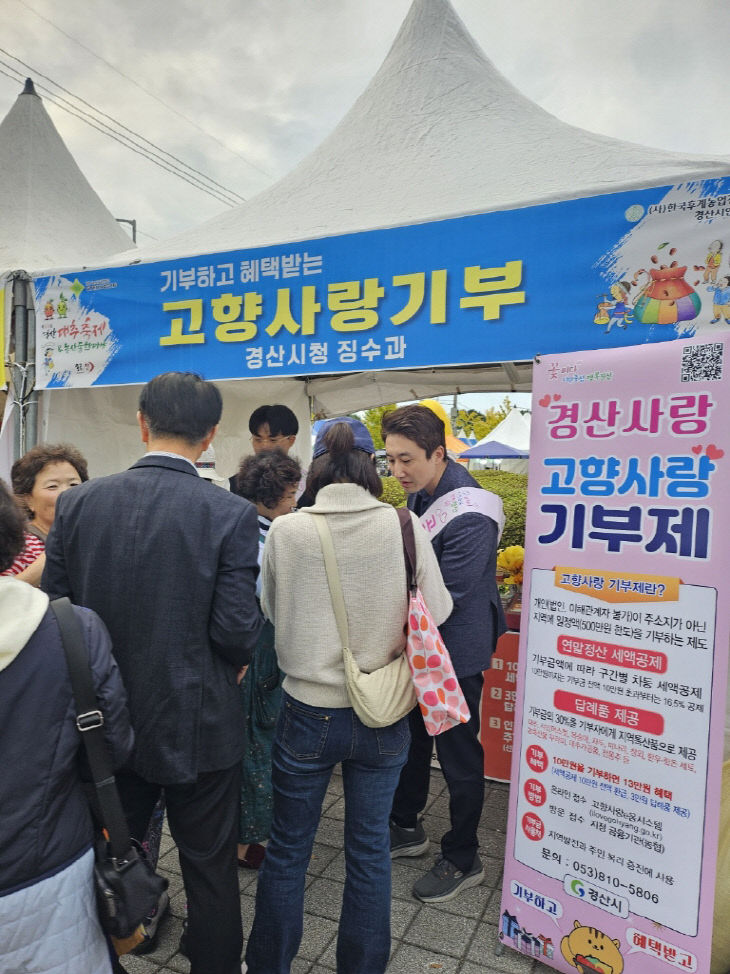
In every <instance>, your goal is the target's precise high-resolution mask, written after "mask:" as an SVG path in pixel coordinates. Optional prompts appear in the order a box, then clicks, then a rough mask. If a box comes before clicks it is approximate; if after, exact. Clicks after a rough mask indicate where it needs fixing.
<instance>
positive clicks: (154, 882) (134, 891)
mask: <svg viewBox="0 0 730 974" xmlns="http://www.w3.org/2000/svg"><path fill="white" fill-rule="evenodd" d="M51 608H52V609H53V612H54V614H55V616H56V619H57V620H58V625H59V628H60V630H61V639H62V641H63V649H64V652H65V654H66V662H67V664H68V671H69V674H70V676H71V685H72V687H73V693H74V701H75V704H76V727H77V728H78V730H79V733H80V735H81V740H82V741H83V742H84V747H85V748H86V756H87V758H88V760H89V767H90V768H91V775H92V778H93V781H94V788H95V790H96V796H97V800H98V807H97V808H96V809H95V813H96V814H97V815H100V817H101V825H102V828H103V834H102V835H101V836H100V837H99V838H98V839H97V841H96V843H95V849H94V854H95V864H94V879H95V886H96V900H97V906H98V909H99V920H100V922H101V926H102V928H103V929H104V930H105V931H106V933H108V934H109V935H110V936H112V937H113V938H115V940H117V939H118V940H125V939H126V938H129V937H131V936H132V935H133V934H134V933H135V931H136V930H137V928H138V927H139V926H140V924H141V923H142V921H143V920H144V919H145V918H146V917H148V916H150V915H151V914H152V913H153V912H154V909H155V907H156V906H157V902H158V900H159V898H160V895H161V893H162V892H163V891H164V890H165V889H167V880H166V879H164V878H163V877H162V876H158V875H157V873H155V872H154V870H153V869H152V867H151V866H150V864H149V863H148V862H147V860H146V859H145V857H144V852H143V851H142V849H141V848H140V846H139V844H138V843H136V842H135V841H134V840H133V839H131V838H130V836H129V828H128V826H127V822H126V819H125V817H124V812H123V811H122V804H121V802H120V800H119V794H118V792H117V786H116V782H115V780H114V774H113V771H112V768H111V764H110V761H109V755H108V754H107V749H106V742H105V740H104V730H103V726H104V714H103V713H102V712H101V710H100V709H99V702H98V700H97V697H96V690H95V689H94V682H93V679H92V676H91V667H90V665H89V652H88V649H87V646H86V641H85V640H84V635H83V632H82V630H81V626H80V624H79V621H78V619H77V618H76V613H75V612H74V610H73V606H72V605H71V603H70V601H69V600H68V599H67V598H63V599H55V600H54V601H53V602H51Z"/></svg>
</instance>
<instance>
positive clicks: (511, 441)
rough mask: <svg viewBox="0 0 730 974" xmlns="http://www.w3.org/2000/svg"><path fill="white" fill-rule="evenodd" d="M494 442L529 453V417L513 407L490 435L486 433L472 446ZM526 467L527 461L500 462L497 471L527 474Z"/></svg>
mask: <svg viewBox="0 0 730 974" xmlns="http://www.w3.org/2000/svg"><path fill="white" fill-rule="evenodd" d="M494 440H496V441H497V442H498V443H506V444H507V446H513V447H514V448H515V450H524V451H527V452H528V453H529V451H530V416H529V415H528V416H523V415H522V413H521V412H520V411H519V409H517V408H515V407H513V408H512V409H510V411H509V412H508V413H507V415H506V416H505V417H504V419H503V420H502V422H501V423H500V424H499V425H498V426H495V427H494V429H493V430H492V432H491V433H487V435H486V436H483V437H482V438H481V440H479V441H478V442H477V443H475V444H474V445H475V446H482V444H484V443H491V442H492V441H494ZM527 466H528V461H527V460H502V462H501V463H500V465H499V469H500V470H504V471H505V472H506V473H527Z"/></svg>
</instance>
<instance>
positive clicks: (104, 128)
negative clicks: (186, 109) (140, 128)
mask: <svg viewBox="0 0 730 974" xmlns="http://www.w3.org/2000/svg"><path fill="white" fill-rule="evenodd" d="M11 56H12V55H11ZM16 60H17V59H16ZM21 63H23V62H21ZM0 64H1V65H4V66H5V67H6V68H9V69H10V71H13V72H15V74H8V72H7V71H2V74H5V75H6V76H7V77H9V78H13V80H16V81H22V80H23V75H22V73H21V72H20V71H18V69H17V68H14V67H13V66H12V65H10V64H8V63H7V62H6V61H3V60H2V58H0ZM0 71H1V69H0ZM38 87H39V88H40V89H41V90H42V91H43V92H45V94H46V97H47V98H48V101H49V102H50V103H51V104H52V105H55V106H56V107H57V108H60V109H62V110H63V111H65V112H68V114H69V115H73V116H74V118H77V119H79V121H82V122H85V123H86V124H87V125H89V126H91V128H93V129H96V130H97V131H98V132H101V134H102V135H106V136H107V137H108V138H110V139H114V141H115V142H119V144H120V145H123V146H125V147H126V148H127V149H130V150H131V151H132V152H135V153H136V154H137V155H140V156H142V157H143V158H144V159H147V160H148V162H152V163H154V164H155V165H156V166H158V167H159V168H160V169H163V170H164V171H165V172H168V173H170V175H173V176H177V177H178V178H179V179H182V180H183V181H184V182H186V183H188V184H189V185H191V186H194V187H195V188H196V189H199V190H202V191H203V192H204V193H207V194H208V195H209V196H212V197H213V198H214V199H216V200H218V202H219V203H225V204H226V205H227V206H231V207H233V206H235V205H236V203H237V201H236V200H235V199H232V198H231V197H229V196H225V195H223V192H221V191H219V190H217V189H215V188H214V187H212V186H207V185H205V184H204V183H203V182H202V181H201V180H200V179H199V178H198V177H197V176H195V175H193V172H195V170H193V171H192V172H185V171H183V170H181V169H180V168H179V167H178V166H176V165H175V164H174V163H172V162H169V161H168V160H167V159H165V158H163V157H161V156H158V155H157V154H156V153H153V152H150V151H149V150H148V149H145V147H144V146H140V145H139V144H138V143H135V142H133V140H132V139H130V138H129V137H128V136H125V135H124V134H123V133H122V132H115V130H114V129H112V128H111V126H109V125H107V124H106V123H105V122H102V121H101V120H100V119H96V118H94V117H93V116H92V115H90V114H89V113H88V112H85V111H84V110H83V109H82V108H79V107H78V106H76V105H73V104H72V103H71V102H69V101H68V100H67V99H65V98H62V97H61V96H59V95H56V94H55V92H52V91H51V90H50V89H49V88H47V87H46V86H45V85H43V84H39V85H38ZM163 151H164V150H163ZM171 158H174V157H171ZM205 178H206V179H207V178H208V177H205ZM225 192H226V193H227V192H231V191H229V190H225Z"/></svg>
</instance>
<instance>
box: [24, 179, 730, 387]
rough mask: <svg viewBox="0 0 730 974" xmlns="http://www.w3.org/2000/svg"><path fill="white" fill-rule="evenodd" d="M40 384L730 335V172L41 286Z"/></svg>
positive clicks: (143, 265)
mask: <svg viewBox="0 0 730 974" xmlns="http://www.w3.org/2000/svg"><path fill="white" fill-rule="evenodd" d="M34 284H35V304H36V328H37V339H36V349H37V361H36V374H37V386H38V388H65V387H76V388H78V387H88V386H93V385H95V386H103V385H125V384H130V383H142V382H147V381H148V380H149V379H150V378H152V376H154V375H156V374H158V373H160V372H167V371H173V370H181V371H194V372H199V373H201V374H203V375H204V376H205V377H206V378H207V379H245V378H263V377H267V376H278V377H281V376H316V375H327V374H332V373H346V372H362V371H370V370H377V371H383V370H388V369H420V368H433V367H434V366H435V365H437V366H440V367H444V366H456V365H478V364H481V363H484V362H509V361H520V360H529V359H531V358H533V356H534V355H535V354H537V353H539V352H541V351H544V350H545V349H546V348H550V349H552V350H553V351H555V352H569V351H575V350H577V349H591V348H607V349H612V348H619V347H622V346H627V345H643V344H654V343H661V342H665V341H667V340H671V339H676V338H678V337H690V336H701V337H706V336H708V335H715V334H718V335H724V334H727V333H728V332H729V331H730V178H723V179H705V180H701V179H699V180H694V181H692V182H688V183H680V184H678V185H674V186H652V187H648V188H643V189H632V190H628V191H625V192H621V193H606V194H603V195H597V196H591V197H586V198H583V199H572V200H565V201H562V202H557V203H543V204H540V205H536V206H525V207H520V208H519V209H514V210H504V211H496V212H489V213H476V214H472V215H469V216H461V217H457V218H452V219H444V220H431V221H425V222H423V223H419V224H414V225H411V226H402V227H390V228H385V229H376V230H366V231H362V232H360V233H349V234H342V235H339V236H335V237H322V238H318V239H312V240H304V241H290V242H287V241H283V242H282V244H281V245H280V246H267V247H259V248H251V249H248V250H237V251H229V252H226V253H208V254H202V255H199V256H193V257H181V258H179V259H175V260H163V261H156V262H141V261H139V260H136V259H135V260H132V261H130V262H129V263H127V264H125V265H123V266H116V267H114V266H112V267H106V268H102V269H93V270H90V269H88V268H79V269H77V270H66V271H59V272H46V273H44V274H42V275H38V276H36V277H35V280H34Z"/></svg>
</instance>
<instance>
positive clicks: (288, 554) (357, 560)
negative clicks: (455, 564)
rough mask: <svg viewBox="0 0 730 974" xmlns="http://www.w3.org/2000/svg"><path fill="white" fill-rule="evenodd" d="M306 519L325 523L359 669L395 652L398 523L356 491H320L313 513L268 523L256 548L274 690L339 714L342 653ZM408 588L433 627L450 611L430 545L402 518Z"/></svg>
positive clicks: (401, 574) (401, 600)
mask: <svg viewBox="0 0 730 974" xmlns="http://www.w3.org/2000/svg"><path fill="white" fill-rule="evenodd" d="M307 510H308V511H311V512H312V513H313V514H326V515H327V524H328V525H329V528H330V531H331V532H332V539H333V542H334V547H335V554H336V556H337V565H338V568H339V572H340V580H341V583H342V590H343V593H344V597H345V607H346V609H347V620H348V630H349V635H350V649H351V650H352V653H353V655H354V657H355V659H356V661H357V663H358V666H359V667H360V669H362V670H365V671H366V672H370V671H372V670H375V669H378V668H379V667H381V666H385V664H386V663H389V662H390V660H392V659H394V658H395V657H396V656H397V655H398V654H399V653H401V652H402V651H403V648H404V646H405V636H404V631H403V627H404V624H405V621H406V612H407V592H406V571H405V563H404V558H403V545H402V541H401V530H400V523H399V521H398V515H397V514H396V512H395V510H394V509H393V508H392V507H391V506H390V505H389V504H381V503H380V501H377V500H376V499H375V498H374V497H373V496H372V494H370V493H368V491H366V490H365V489H364V488H362V487H359V486H358V485H357V484H330V485H329V486H328V487H323V488H322V490H320V491H319V493H318V494H317V500H316V504H315V505H314V506H313V507H310V508H307V509H306V510H303V511H299V512H297V513H295V514H287V515H286V516H285V517H278V518H276V520H275V521H273V523H272V525H271V528H270V530H269V535H268V537H267V539H266V544H265V546H264V553H263V560H262V565H261V573H262V579H263V584H262V600H261V601H262V607H263V610H264V612H265V613H266V615H267V617H268V618H269V619H271V620H272V621H273V623H274V627H275V631H276V654H277V656H278V658H279V666H280V667H281V669H282V670H283V671H284V672H285V673H286V678H285V680H284V689H285V690H286V692H287V693H288V694H290V695H291V696H292V697H295V698H296V699H297V700H301V701H302V702H303V703H307V704H311V705H313V706H321V707H347V706H349V702H348V699H347V692H346V690H345V673H344V667H343V664H342V645H341V643H340V639H339V636H338V634H337V624H336V622H335V615H334V611H333V609H332V602H331V599H330V593H329V586H328V584H327V573H326V571H325V567H324V558H323V555H322V548H321V546H320V542H319V535H318V534H317V529H316V527H315V523H314V519H313V518H311V517H309V516H308V515H307V513H306V511H307ZM411 517H412V518H413V530H414V534H415V538H416V560H417V568H416V573H417V578H418V585H419V588H420V589H421V591H422V593H423V597H424V599H425V601H426V604H427V605H428V607H429V609H430V610H431V613H432V615H433V618H434V621H435V622H436V624H437V625H440V624H441V623H442V622H443V621H444V620H445V619H446V618H448V616H449V613H450V612H451V609H452V601H451V596H450V595H449V593H448V591H447V590H446V587H445V586H444V583H443V579H442V578H441V572H440V570H439V566H438V562H437V561H436V556H435V555H434V553H433V548H432V547H431V542H430V541H429V540H428V537H427V535H426V533H425V532H424V530H423V528H422V527H421V526H420V524H419V523H418V518H417V517H416V516H415V515H414V514H412V515H411Z"/></svg>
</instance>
